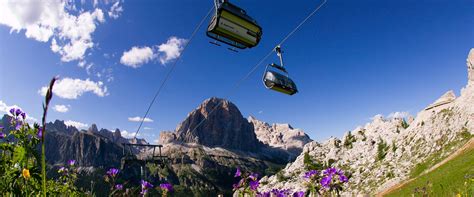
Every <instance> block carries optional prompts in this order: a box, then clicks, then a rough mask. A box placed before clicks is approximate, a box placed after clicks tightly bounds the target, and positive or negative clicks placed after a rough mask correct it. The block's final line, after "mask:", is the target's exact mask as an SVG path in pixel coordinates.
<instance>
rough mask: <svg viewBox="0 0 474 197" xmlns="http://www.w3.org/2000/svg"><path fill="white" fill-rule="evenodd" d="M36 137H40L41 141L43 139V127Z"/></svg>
mask: <svg viewBox="0 0 474 197" xmlns="http://www.w3.org/2000/svg"><path fill="white" fill-rule="evenodd" d="M36 136H38V138H39V139H41V137H43V127H40V128H38V133H37V134H36Z"/></svg>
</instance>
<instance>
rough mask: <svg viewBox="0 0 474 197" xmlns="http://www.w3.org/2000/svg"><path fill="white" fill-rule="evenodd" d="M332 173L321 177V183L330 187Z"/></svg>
mask: <svg viewBox="0 0 474 197" xmlns="http://www.w3.org/2000/svg"><path fill="white" fill-rule="evenodd" d="M331 180H332V175H328V176H325V177H323V179H321V185H322V186H323V187H325V188H329V187H330V185H331Z"/></svg>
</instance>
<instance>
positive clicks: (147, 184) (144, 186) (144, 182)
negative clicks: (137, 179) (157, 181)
mask: <svg viewBox="0 0 474 197" xmlns="http://www.w3.org/2000/svg"><path fill="white" fill-rule="evenodd" d="M141 184H142V189H149V188H152V187H153V185H152V184H151V183H149V182H148V181H145V180H142V181H141Z"/></svg>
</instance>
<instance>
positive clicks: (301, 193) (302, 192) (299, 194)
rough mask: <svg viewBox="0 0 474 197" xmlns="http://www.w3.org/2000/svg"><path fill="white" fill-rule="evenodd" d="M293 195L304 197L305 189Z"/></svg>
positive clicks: (294, 196)
mask: <svg viewBox="0 0 474 197" xmlns="http://www.w3.org/2000/svg"><path fill="white" fill-rule="evenodd" d="M293 197H304V191H299V192H295V193H293Z"/></svg>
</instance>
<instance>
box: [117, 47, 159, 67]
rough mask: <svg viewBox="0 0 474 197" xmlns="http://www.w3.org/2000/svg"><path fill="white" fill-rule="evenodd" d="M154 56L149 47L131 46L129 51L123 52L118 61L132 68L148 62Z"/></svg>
mask: <svg viewBox="0 0 474 197" xmlns="http://www.w3.org/2000/svg"><path fill="white" fill-rule="evenodd" d="M153 58H154V54H153V50H152V49H151V48H150V47H142V48H140V47H132V49H130V50H129V51H125V52H123V55H122V57H121V58H120V63H122V64H123V65H126V66H130V67H132V68H138V67H140V66H141V65H143V64H146V63H148V62H149V61H151V60H152V59H153Z"/></svg>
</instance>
